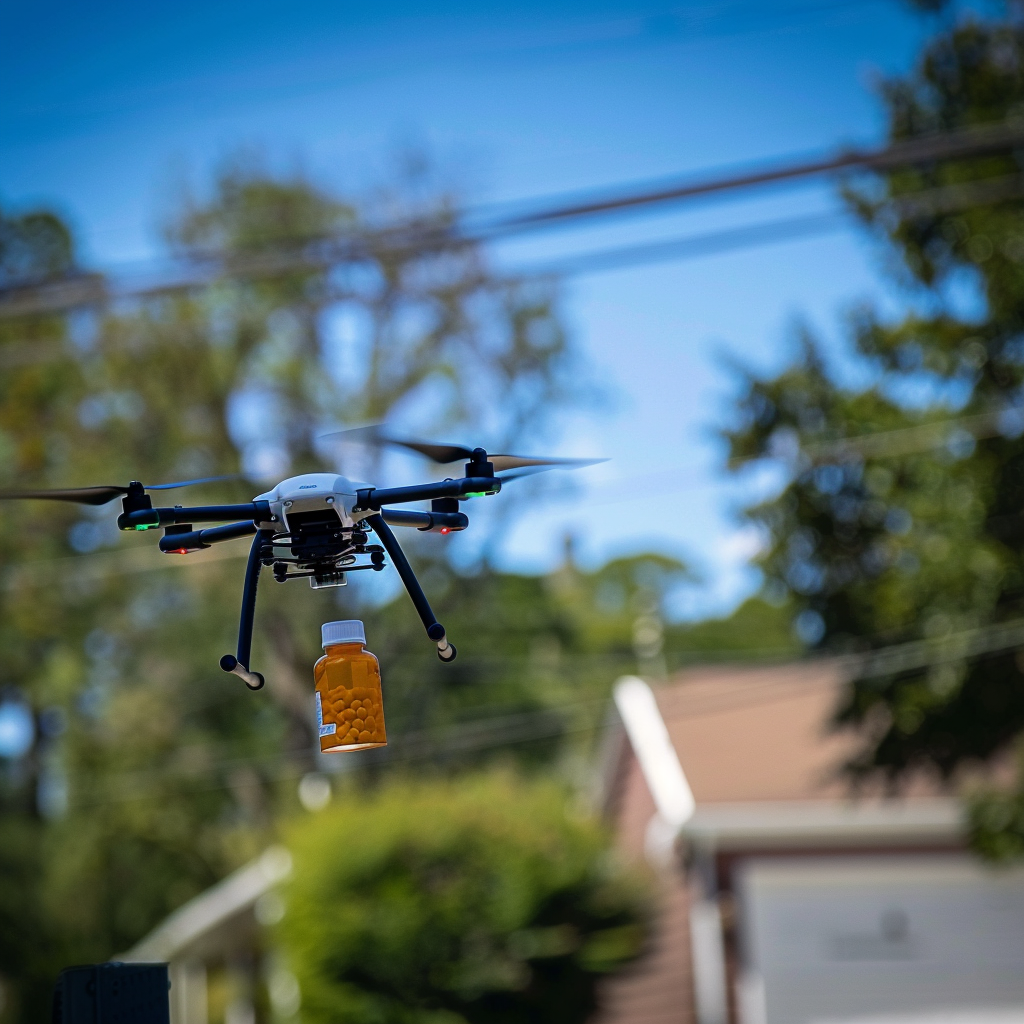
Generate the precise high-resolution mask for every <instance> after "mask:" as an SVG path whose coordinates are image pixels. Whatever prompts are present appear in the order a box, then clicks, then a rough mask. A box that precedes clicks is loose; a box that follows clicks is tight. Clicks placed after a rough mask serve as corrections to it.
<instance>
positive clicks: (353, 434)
mask: <svg viewBox="0 0 1024 1024" xmlns="http://www.w3.org/2000/svg"><path fill="white" fill-rule="evenodd" d="M323 440H325V441H356V442H359V443H362V444H369V445H376V446H384V445H393V446H397V447H399V448H408V449H409V450H410V451H414V452H418V453H419V454H420V455H425V456H426V457H427V458H428V459H432V460H433V461H434V462H437V463H440V464H441V465H442V466H443V465H445V464H447V463H449V462H469V461H471V460H472V459H473V452H474V449H472V448H466V447H465V446H464V445H461V444H437V443H435V442H433V441H418V440H410V439H407V438H398V437H388V436H387V435H386V434H382V433H381V432H380V428H379V427H378V426H369V427H353V428H352V429H350V430H339V431H336V432H335V433H333V434H325V435H324V437H323ZM487 461H488V462H490V463H491V465H492V466H493V467H494V469H495V471H496V472H497V471H501V470H505V469H526V468H530V469H536V470H544V469H558V468H561V469H581V468H582V467H583V466H593V465H596V464H597V463H598V462H607V461H608V460H607V459H559V458H543V457H541V458H534V457H533V456H529V455H490V454H488V456H487ZM502 479H505V480H508V479H512V478H511V477H503V478H502Z"/></svg>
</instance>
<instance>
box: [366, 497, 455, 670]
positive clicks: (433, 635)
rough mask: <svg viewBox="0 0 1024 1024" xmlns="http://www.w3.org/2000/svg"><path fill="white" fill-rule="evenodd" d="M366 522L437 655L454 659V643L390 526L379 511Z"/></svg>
mask: <svg viewBox="0 0 1024 1024" xmlns="http://www.w3.org/2000/svg"><path fill="white" fill-rule="evenodd" d="M366 522H368V523H369V524H370V526H371V528H372V529H373V532H374V533H376V534H377V536H378V537H380V542H381V544H383V545H384V550H385V551H387V553H388V554H389V555H390V556H391V561H392V562H393V563H394V566H395V568H396V569H397V570H398V575H399V576H400V577H401V578H402V582H403V583H404V584H405V589H406V590H407V591H408V593H409V597H410V598H411V599H412V603H413V605H414V606H415V608H416V611H417V612H418V613H419V617H420V621H421V622H422V623H423V625H424V627H425V628H426V630H427V636H428V637H430V639H431V640H433V641H434V642H435V643H436V644H437V656H438V657H439V658H440V659H441V660H442V661H454V660H455V653H456V652H455V645H454V644H450V643H449V642H448V639H447V637H446V636H445V633H444V626H442V625H441V623H440V622H438V621H437V619H436V618H435V617H434V613H433V611H432V610H431V608H430V602H429V601H427V597H426V595H425V594H424V593H423V588H422V587H421V586H420V581H419V580H418V579H416V574H415V573H414V572H413V571H412V566H411V565H410V564H409V559H408V558H406V557H405V552H404V551H403V550H402V548H401V546H400V545H399V543H398V540H397V539H396V538H395V535H394V534H393V533H392V532H391V528H390V527H389V526H388V524H387V523H386V522H384V519H383V517H382V516H381V515H380V514H379V513H378V514H377V515H373V516H367V517H366Z"/></svg>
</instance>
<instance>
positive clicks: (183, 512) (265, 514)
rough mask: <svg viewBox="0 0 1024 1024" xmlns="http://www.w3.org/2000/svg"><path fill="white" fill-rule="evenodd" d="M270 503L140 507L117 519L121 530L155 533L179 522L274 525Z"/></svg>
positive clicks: (250, 502)
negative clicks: (155, 528)
mask: <svg viewBox="0 0 1024 1024" xmlns="http://www.w3.org/2000/svg"><path fill="white" fill-rule="evenodd" d="M270 518H271V512H270V502H269V501H247V502H245V503H244V504H241V505H199V506H196V507H193V508H182V507H181V506H180V505H177V506H175V507H174V508H140V509H138V510H137V511H135V512H122V513H121V515H119V516H118V517H117V526H118V529H120V530H152V529H153V528H154V527H157V526H172V525H175V524H178V523H225V522H230V521H231V520H234V519H246V520H249V521H250V522H254V523H266V522H270Z"/></svg>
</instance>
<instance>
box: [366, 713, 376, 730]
mask: <svg viewBox="0 0 1024 1024" xmlns="http://www.w3.org/2000/svg"><path fill="white" fill-rule="evenodd" d="M363 725H364V726H365V727H366V728H367V729H369V730H370V732H374V731H375V730H376V728H377V720H376V719H375V718H374V717H373V715H367V716H366V718H365V719H364V720H363Z"/></svg>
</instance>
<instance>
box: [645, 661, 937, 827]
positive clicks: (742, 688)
mask: <svg viewBox="0 0 1024 1024" xmlns="http://www.w3.org/2000/svg"><path fill="white" fill-rule="evenodd" d="M846 671H847V670H846V669H845V668H844V666H843V663H841V662H838V661H825V660H821V661H808V662H801V663H795V664H788V665H773V666H767V667H763V666H761V667H757V666H751V667H747V666H726V667H711V668H702V669H695V670H690V671H686V672H682V673H680V674H679V675H677V676H675V677H674V678H673V680H672V681H671V682H670V683H668V684H665V685H662V686H656V687H654V688H653V689H654V695H655V699H656V700H657V703H658V708H659V710H660V711H661V715H662V718H663V719H664V722H665V726H666V728H667V730H668V734H669V737H670V739H671V742H672V745H673V747H674V748H675V751H676V753H677V755H678V757H679V760H680V763H681V765H682V769H683V772H684V773H685V775H686V778H687V780H688V782H689V784H690V788H691V790H692V792H693V795H694V799H695V800H696V803H697V806H698V807H700V806H701V805H706V804H721V803H734V802H742V803H759V802H763V801H786V802H792V801H803V800H842V799H846V798H847V797H848V796H849V785H848V783H847V782H846V781H845V780H844V779H843V778H842V777H841V776H840V774H839V769H840V768H841V766H842V764H843V762H844V761H845V760H846V759H848V758H849V757H850V755H851V754H852V753H853V752H854V751H855V749H856V745H857V740H856V737H854V736H852V735H851V734H849V733H836V732H832V731H830V729H829V720H830V718H831V716H832V713H833V711H834V709H835V706H836V703H837V700H838V697H839V689H840V687H841V685H842V683H843V680H844V673H845V672H846ZM905 795H906V796H907V797H908V798H921V797H937V796H941V795H943V794H942V791H941V790H940V788H939V787H938V786H937V784H936V783H935V782H934V781H931V780H928V779H925V778H919V779H915V780H914V781H912V782H911V783H910V784H909V785H908V787H907V789H906V792H905Z"/></svg>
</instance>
